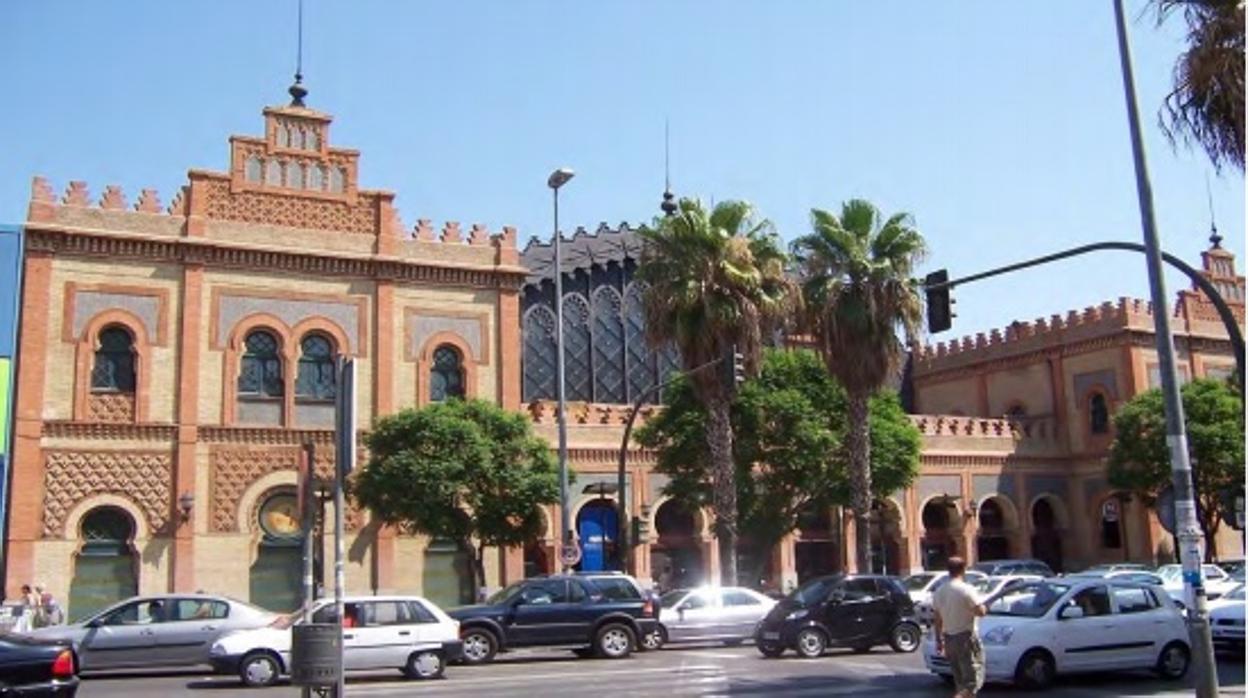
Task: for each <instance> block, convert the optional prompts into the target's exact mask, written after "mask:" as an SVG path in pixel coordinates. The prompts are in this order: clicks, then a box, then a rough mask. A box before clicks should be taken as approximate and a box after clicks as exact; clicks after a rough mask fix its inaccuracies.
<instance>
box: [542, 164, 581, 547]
mask: <svg viewBox="0 0 1248 698" xmlns="http://www.w3.org/2000/svg"><path fill="white" fill-rule="evenodd" d="M573 176H574V174H573V172H572V170H569V169H568V168H566V167H561V168H559V169H557V170H555V171H554V172H551V173H550V178H549V179H547V180H546V186H548V187H550V190H551V192H552V193H553V194H554V199H555V265H554V266H555V386H556V387H555V393H556V399H557V400H558V401H559V409H558V413H557V415H556V416H557V418H558V419H557V421H558V425H559V540H560V550H559V564H560V566H561V567H562V568H563V571H564V572H567V571H568V568H569V567H570V565H567V564H564V562H563V559H564V557H563V548H564V547H566V546H568V545H570V544H571V543H572V525H571V515H570V512H569V511H568V415H567V411H568V410H567V407H568V406H567V402H566V400H565V399H564V388H563V371H564V366H563V365H564V360H563V245H562V244H561V236H560V235H559V188H560V187H562V186H563V185H565V184H567V183H568V182H569V181H570V180H571V179H572V177H573Z"/></svg>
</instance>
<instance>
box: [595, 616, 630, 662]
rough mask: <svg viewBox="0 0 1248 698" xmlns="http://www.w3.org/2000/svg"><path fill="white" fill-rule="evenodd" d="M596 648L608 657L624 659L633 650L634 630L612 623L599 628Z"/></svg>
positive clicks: (599, 652)
mask: <svg viewBox="0 0 1248 698" xmlns="http://www.w3.org/2000/svg"><path fill="white" fill-rule="evenodd" d="M594 648H595V649H596V650H598V654H599V655H600V656H603V657H606V658H607V659H623V658H625V657H627V656H628V655H630V654H632V652H633V631H632V630H629V629H628V628H627V627H625V626H623V625H619V624H617V623H612V624H611V625H606V626H603V627H602V628H601V629H599V630H598V635H597V637H596V639H595V640H594Z"/></svg>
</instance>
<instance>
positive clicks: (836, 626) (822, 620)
mask: <svg viewBox="0 0 1248 698" xmlns="http://www.w3.org/2000/svg"><path fill="white" fill-rule="evenodd" d="M921 638H922V631H921V630H919V622H918V620H917V619H916V618H915V616H914V604H913V602H911V601H910V595H909V594H907V593H906V590H905V588H904V587H902V585H901V583H900V582H898V581H897V580H896V579H893V578H892V577H881V576H877V575H833V576H831V577H819V578H818V579H812V580H811V581H809V582H806V583H805V584H803V585H802V586H800V587H798V588H797V589H796V590H794V591H793V593H791V594H789V595H788V596H786V597H784V599H783V600H782V601H780V603H778V604H776V607H775V608H773V609H772V610H771V613H768V614H767V617H766V618H764V619H763V622H762V623H759V625H758V630H757V632H756V634H755V636H754V642H755V644H756V645H757V646H758V650H759V651H760V652H762V653H763V654H764V655H765V656H767V657H779V656H780V655H782V654H784V651H785V650H786V649H790V648H792V649H794V650H796V651H797V653H798V654H799V655H800V656H802V657H808V658H809V657H818V656H819V655H821V654H823V652H824V650H826V649H827V648H828V647H829V646H830V645H841V646H848V647H852V648H853V649H854V651H855V652H866V651H868V650H870V649H871V648H872V647H874V646H875V645H882V644H888V645H890V646H892V648H893V649H894V650H896V651H897V652H913V651H915V650H916V649H918V648H919V642H920V640H921Z"/></svg>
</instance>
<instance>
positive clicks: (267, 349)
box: [238, 330, 285, 398]
mask: <svg viewBox="0 0 1248 698" xmlns="http://www.w3.org/2000/svg"><path fill="white" fill-rule="evenodd" d="M284 388H285V386H284V385H283V381H282V358H281V355H280V354H279V353H278V344H277V337H275V336H273V333H271V332H269V331H267V330H255V331H253V332H251V333H249V334H248V335H247V338H246V339H245V340H243V365H242V368H241V370H240V371H239V373H238V394H239V396H240V397H244V396H246V397H256V398H277V397H281V396H282V395H283V394H284V393H285V390H284Z"/></svg>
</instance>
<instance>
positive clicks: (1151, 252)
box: [1114, 0, 1218, 698]
mask: <svg viewBox="0 0 1248 698" xmlns="http://www.w3.org/2000/svg"><path fill="white" fill-rule="evenodd" d="M1114 20H1115V24H1116V28H1117V33H1118V58H1119V62H1120V67H1121V69H1122V88H1123V92H1124V93H1125V96H1126V102H1127V123H1128V126H1129V127H1130V134H1131V154H1132V156H1133V159H1134V161H1135V188H1136V195H1137V198H1138V199H1139V205H1140V218H1141V220H1142V222H1143V227H1144V247H1145V252H1144V256H1145V258H1146V259H1147V260H1148V264H1147V266H1148V285H1149V290H1150V291H1151V293H1152V301H1153V324H1154V326H1155V330H1156V336H1157V358H1158V361H1159V363H1160V364H1161V392H1162V395H1163V396H1164V398H1165V407H1166V409H1165V414H1166V445H1167V446H1168V447H1169V448H1170V469H1171V477H1172V481H1173V483H1174V519H1175V529H1176V532H1177V537H1178V539H1179V550H1178V552H1179V559H1180V560H1181V561H1182V563H1183V584H1184V586H1185V587H1187V595H1186V597H1187V600H1188V601H1189V602H1190V604H1191V609H1192V610H1191V611H1190V612H1189V613H1188V632H1189V634H1190V636H1191V643H1192V644H1191V646H1192V657H1193V658H1194V659H1195V660H1196V668H1197V672H1196V695H1197V696H1199V698H1214V696H1216V695H1217V693H1218V673H1217V664H1216V663H1215V661H1214V655H1213V641H1212V638H1211V637H1210V635H1209V609H1208V607H1207V606H1206V604H1205V589H1204V580H1203V579H1202V576H1201V568H1200V563H1201V544H1202V542H1203V536H1202V535H1201V530H1200V526H1199V524H1198V523H1197V520H1196V501H1195V496H1194V491H1193V488H1192V466H1191V462H1190V461H1189V460H1188V450H1187V431H1186V425H1185V424H1184V423H1183V401H1182V400H1181V399H1180V396H1179V382H1178V374H1177V372H1176V371H1175V367H1174V354H1175V352H1174V336H1173V335H1171V334H1170V311H1169V304H1168V303H1167V302H1166V283H1165V277H1164V276H1162V273H1161V243H1160V241H1159V240H1158V236H1157V222H1156V218H1155V217H1154V214H1153V188H1152V184H1150V183H1149V180H1148V163H1147V161H1146V160H1145V157H1144V136H1143V134H1142V132H1141V129H1140V109H1139V106H1138V105H1137V104H1136V98H1135V77H1134V75H1133V73H1132V68H1131V47H1130V44H1129V43H1128V41H1127V19H1126V14H1125V11H1124V10H1123V7H1122V0H1114Z"/></svg>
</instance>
